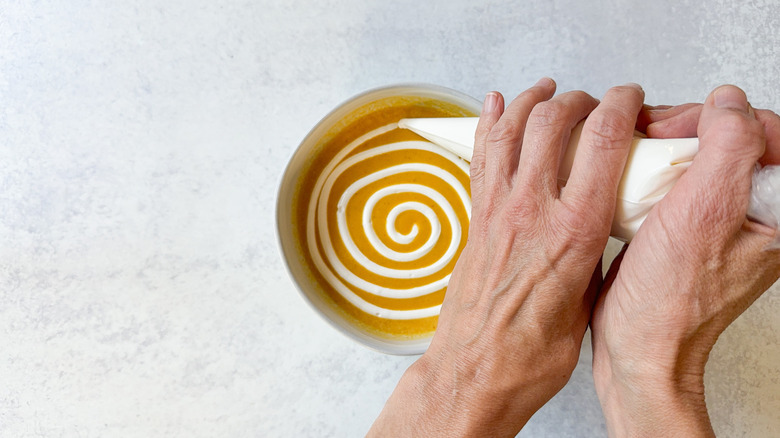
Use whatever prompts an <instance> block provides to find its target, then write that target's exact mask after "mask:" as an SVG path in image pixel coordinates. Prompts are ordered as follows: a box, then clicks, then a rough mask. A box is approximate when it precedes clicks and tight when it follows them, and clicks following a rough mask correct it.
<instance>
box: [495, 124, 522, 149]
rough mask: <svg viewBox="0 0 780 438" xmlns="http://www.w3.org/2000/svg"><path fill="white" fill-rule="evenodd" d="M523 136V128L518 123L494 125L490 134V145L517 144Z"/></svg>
mask: <svg viewBox="0 0 780 438" xmlns="http://www.w3.org/2000/svg"><path fill="white" fill-rule="evenodd" d="M522 135H523V130H522V128H521V127H520V126H519V125H518V124H517V123H509V122H506V121H501V122H499V123H496V124H495V125H493V127H492V128H491V129H490V132H488V135H487V141H488V143H497V144H506V143H512V144H513V143H517V142H519V141H520V139H521V138H522Z"/></svg>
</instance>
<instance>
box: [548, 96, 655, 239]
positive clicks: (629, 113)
mask: <svg viewBox="0 0 780 438" xmlns="http://www.w3.org/2000/svg"><path fill="white" fill-rule="evenodd" d="M643 99H644V91H642V88H641V87H640V86H639V85H636V84H629V85H625V86H622V87H614V88H612V89H610V90H609V91H607V94H606V95H605V96H604V99H603V100H602V102H601V103H600V104H599V105H598V107H596V109H595V110H593V112H592V113H591V114H590V116H588V118H587V120H585V125H584V127H583V129H582V135H581V137H580V141H579V144H578V146H577V151H576V153H575V155H574V164H573V165H572V170H571V175H570V176H569V180H568V182H567V183H566V186H565V187H564V189H563V190H562V192H561V201H562V202H563V203H564V204H566V205H567V206H569V207H571V208H572V211H577V212H582V213H583V214H584V213H586V212H590V214H593V215H596V216H597V217H600V218H604V224H603V225H604V226H607V227H608V226H609V223H611V221H612V216H613V214H614V210H615V198H616V193H617V187H618V182H619V181H620V178H621V177H622V175H623V168H624V167H625V164H626V159H627V158H628V152H629V147H630V145H631V140H632V139H633V137H634V126H635V125H636V118H637V115H638V114H639V110H640V109H641V108H642V100H643Z"/></svg>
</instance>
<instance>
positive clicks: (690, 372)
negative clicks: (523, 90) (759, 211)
mask: <svg viewBox="0 0 780 438" xmlns="http://www.w3.org/2000/svg"><path fill="white" fill-rule="evenodd" d="M642 119H644V121H645V124H646V131H647V134H648V135H649V136H651V137H687V136H693V135H696V134H698V136H699V145H700V146H699V148H700V150H699V153H698V154H697V155H696V157H695V159H694V161H693V163H692V165H691V167H690V168H689V169H688V170H687V172H686V173H685V174H684V175H683V176H682V177H681V178H680V180H679V181H678V182H677V184H676V185H675V186H674V187H673V188H672V190H671V191H670V192H669V193H668V194H667V195H666V197H665V198H664V199H663V200H662V201H661V202H659V203H658V205H657V206H656V207H655V208H654V209H653V210H652V211H651V213H650V214H649V215H648V217H647V219H646V220H645V222H644V223H643V225H642V226H641V227H640V229H639V231H638V233H637V235H636V236H635V237H634V239H633V241H632V242H631V244H630V245H629V246H628V247H627V249H624V253H621V254H620V255H619V256H618V257H617V258H616V259H615V261H614V262H613V264H612V266H611V267H610V270H609V272H608V273H607V276H606V278H605V282H604V286H603V289H602V293H601V295H600V297H599V300H598V302H597V304H596V306H595V308H594V311H593V318H592V321H591V327H592V331H593V333H592V334H593V351H594V353H593V376H594V380H595V383H596V390H597V393H598V395H599V399H600V401H601V404H602V409H603V411H604V414H605V417H606V420H607V426H608V429H609V432H610V435H611V436H627V435H628V436H709V435H712V433H713V432H712V428H711V426H710V423H709V418H708V416H707V410H706V405H705V403H704V383H703V375H704V365H705V363H706V361H707V358H708V355H709V352H710V350H711V349H712V347H713V345H714V344H715V341H716V340H717V338H718V336H719V335H720V333H722V332H723V330H725V328H726V327H727V326H728V325H729V324H730V323H731V322H733V321H734V320H735V319H736V318H737V317H738V316H739V315H740V314H741V313H742V312H743V311H744V310H745V309H746V308H747V307H748V306H749V305H750V304H751V303H752V302H753V301H755V300H756V299H757V298H758V297H759V296H760V294H761V293H763V292H764V291H765V290H766V289H767V288H768V287H769V286H771V285H772V283H773V282H774V281H775V280H777V278H778V275H780V253H778V252H777V251H767V250H765V247H766V246H767V245H768V244H769V243H770V242H771V241H772V238H773V235H774V230H772V229H769V228H768V227H765V226H763V225H759V224H756V223H752V222H749V221H747V220H746V213H747V208H748V201H749V193H750V188H751V177H752V174H753V170H754V167H755V163H756V162H757V161H760V162H761V163H762V164H778V163H780V117H778V116H777V115H776V114H774V113H772V112H770V111H765V110H753V109H752V108H751V107H750V105H749V104H748V102H747V99H746V97H745V94H744V93H743V92H742V91H741V90H740V89H738V88H736V87H733V86H724V87H720V88H718V89H716V90H715V91H714V92H713V93H712V94H711V95H710V96H709V97H708V98H707V100H706V102H705V103H704V105H695V104H689V105H683V106H680V107H675V108H667V109H664V108H661V109H660V110H655V111H646V112H644V113H643V117H640V120H642Z"/></svg>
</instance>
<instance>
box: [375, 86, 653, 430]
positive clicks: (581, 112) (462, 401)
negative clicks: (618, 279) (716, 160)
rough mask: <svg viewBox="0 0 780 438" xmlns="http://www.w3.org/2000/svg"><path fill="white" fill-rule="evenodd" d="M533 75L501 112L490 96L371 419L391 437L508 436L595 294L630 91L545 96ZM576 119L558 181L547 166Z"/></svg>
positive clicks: (543, 393)
mask: <svg viewBox="0 0 780 438" xmlns="http://www.w3.org/2000/svg"><path fill="white" fill-rule="evenodd" d="M554 92H555V84H554V83H553V82H552V81H551V80H549V79H543V80H542V81H540V82H539V83H538V84H537V85H536V86H534V87H532V88H531V89H529V90H527V91H526V92H524V93H522V94H521V95H520V96H519V97H518V98H517V99H515V100H514V101H513V102H512V103H511V104H510V105H509V106H508V107H507V108H506V110H504V109H503V108H504V102H503V98H502V97H501V95H500V94H498V93H491V94H489V95H488V98H487V99H486V101H485V106H484V108H483V112H482V115H481V116H480V121H479V126H478V128H477V135H476V144H475V150H474V156H473V159H472V163H471V187H472V198H473V203H472V205H473V207H472V217H471V224H470V228H469V238H468V243H467V245H466V247H465V249H464V250H463V252H462V253H461V256H460V258H459V260H458V263H457V266H456V268H455V270H454V272H453V274H452V277H451V280H450V283H449V286H448V290H447V294H446V297H445V300H444V304H443V307H442V311H441V315H440V317H439V325H438V328H437V331H436V335H435V336H434V338H433V341H432V343H431V346H430V348H429V349H428V351H427V352H426V353H425V354H424V355H423V356H422V357H421V358H420V359H419V360H418V361H417V362H416V363H415V364H414V365H413V366H412V367H410V369H409V370H408V371H407V373H406V374H405V375H404V377H403V378H402V380H401V382H400V383H399V385H398V387H397V388H396V390H395V392H394V393H393V395H392V396H391V398H390V400H389V401H388V403H387V405H386V406H385V409H384V410H383V412H382V414H381V415H380V417H379V419H378V420H377V422H376V423H375V425H374V427H373V428H372V432H373V433H377V434H378V433H382V432H384V433H391V434H392V435H417V436H436V435H442V434H446V435H453V434H457V435H490V436H502V435H506V436H514V435H515V434H516V433H517V432H518V431H519V430H520V428H521V427H522V426H523V425H524V424H525V423H526V422H527V421H528V419H529V418H530V417H531V415H533V413H534V412H536V410H538V409H539V408H540V407H541V406H542V405H543V404H544V403H545V402H546V401H547V400H549V399H550V398H551V397H552V396H553V395H554V394H555V393H556V392H558V391H559V390H560V389H561V388H562V387H563V386H564V385H565V383H566V382H567V381H568V379H569V377H570V375H571V373H572V370H573V369H574V367H575V365H576V363H577V358H578V356H579V352H580V346H581V342H582V338H583V336H584V333H585V330H586V328H587V324H588V320H589V318H590V314H591V309H592V305H593V302H594V300H595V296H596V295H595V294H596V292H597V290H598V288H599V287H600V284H601V268H600V259H601V254H602V252H603V250H604V247H605V245H606V243H607V239H608V235H609V230H610V224H611V221H612V217H613V214H614V208H615V198H616V192H617V187H618V182H619V180H620V178H621V175H622V173H623V167H624V165H625V162H626V159H627V156H628V151H629V145H630V143H631V139H632V136H633V132H634V126H635V123H636V117H637V114H638V112H639V110H640V108H641V105H642V100H643V97H644V93H643V92H642V91H641V88H639V87H638V86H623V87H616V88H613V89H611V90H609V91H608V92H607V94H606V96H605V97H604V99H603V101H602V102H601V103H599V102H598V101H597V100H596V99H594V98H592V97H590V96H589V95H587V94H585V93H583V92H569V93H564V94H561V95H559V96H556V97H554V98H553V97H552V96H553V94H554ZM589 114H590V116H589V117H588V119H587V121H586V123H585V126H584V129H583V132H582V136H581V140H580V143H579V147H578V150H577V153H576V157H575V160H574V165H573V169H572V172H571V175H570V177H569V180H568V183H567V185H566V187H565V188H563V189H560V188H559V186H558V180H557V176H558V168H559V166H560V161H561V156H562V153H563V150H564V147H565V145H567V144H568V139H569V136H570V134H571V130H572V128H573V127H574V126H575V125H576V124H577V123H578V122H579V121H580V120H582V119H583V118H585V117H586V116H588V115H589Z"/></svg>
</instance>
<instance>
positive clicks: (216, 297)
mask: <svg viewBox="0 0 780 438" xmlns="http://www.w3.org/2000/svg"><path fill="white" fill-rule="evenodd" d="M778 29H780V4H779V3H778V2H777V1H775V0H764V1H760V0H759V1H746V2H732V1H726V0H717V1H713V2H706V3H704V2H693V1H678V2H630V1H624V0H613V1H607V2H599V3H598V4H596V3H595V2H593V3H592V4H590V3H589V2H582V1H576V0H564V1H545V2H537V3H531V2H517V1H503V0H498V1H488V2H471V1H462V0H450V1H447V2H423V1H419V0H418V1H398V2H388V1H364V0H335V1H303V0H292V1H268V0H261V1H259V2H257V1H255V2H251V1H233V0H226V1H203V0H186V1H185V0H169V1H166V2H156V1H150V0H135V1H128V2H94V1H83V0H74V1H69V2H48V1H44V2H21V1H11V2H5V3H3V5H1V6H0V41H2V43H0V436H9V437H11V436H14V437H17V436H18V437H28V436H47V437H59V436H66V437H99V436H100V437H102V436H112V437H114V436H133V437H136V436H137V437H146V436H182V437H185V436H186V437H200V436H202V437H216V436H219V437H242V436H280V437H281V436H359V435H362V434H363V433H365V431H366V430H367V429H368V427H369V425H370V424H371V423H372V421H373V419H374V418H375V416H376V415H377V414H378V412H379V411H380V409H381V408H382V405H383V403H384V401H385V400H386V398H387V397H388V395H389V394H390V392H391V391H392V389H393V387H394V386H395V384H396V382H397V380H398V378H399V377H400V375H401V374H402V372H403V371H404V370H405V369H406V367H407V366H408V365H409V364H410V363H412V361H413V360H414V358H413V357H394V356H386V355H382V354H379V353H375V352H373V351H370V350H368V349H366V348H363V347H361V346H359V345H356V344H354V343H353V342H352V341H350V340H348V339H347V338H346V337H344V336H342V335H340V334H339V333H337V332H336V331H335V330H334V329H332V328H331V327H330V326H328V325H327V324H326V323H325V322H323V321H322V320H321V319H320V318H318V317H317V316H316V315H315V314H314V312H313V311H312V310H310V309H309V307H308V306H307V305H306V304H305V303H304V301H303V300H302V299H301V298H300V297H299V296H298V294H297V291H296V289H295V287H294V286H293V284H292V283H291V281H290V280H289V279H288V278H287V274H286V272H285V270H284V269H283V265H282V262H281V258H280V256H279V254H278V251H277V247H276V240H275V237H274V216H273V211H274V208H275V207H274V201H275V190H276V186H277V184H278V181H279V178H280V175H281V172H282V170H283V168H284V166H285V164H286V162H287V159H288V158H289V157H290V155H291V154H292V152H293V150H294V149H295V147H296V146H297V144H298V142H300V141H301V140H302V138H303V137H304V136H305V134H306V133H307V131H308V130H309V129H310V128H311V127H312V126H314V124H315V123H316V122H317V121H318V120H319V119H320V118H321V117H323V116H324V115H325V114H326V113H327V112H328V111H329V110H331V109H332V108H333V107H334V106H335V105H337V104H338V103H340V102H341V101H343V100H345V99H347V98H348V97H350V96H352V95H354V94H356V93H359V92H362V91H364V90H367V89H369V88H373V87H377V86H381V85H387V84H392V83H398V82H429V83H435V84H439V85H444V86H447V87H451V88H455V89H457V90H460V91H463V92H466V93H468V94H471V95H473V96H475V97H477V98H482V96H484V94H485V93H486V92H487V91H490V90H493V89H496V90H499V91H502V92H504V93H505V94H506V95H507V96H509V97H511V96H513V95H515V94H516V93H518V92H520V91H521V90H523V89H524V88H526V87H528V86H530V85H531V84H532V83H533V82H535V81H536V80H537V79H538V78H539V77H541V76H544V75H549V76H551V77H553V78H555V79H556V80H557V81H558V84H559V88H560V89H561V90H570V89H583V90H585V91H588V92H590V93H592V94H594V95H596V96H600V95H601V94H603V92H604V91H605V90H606V89H607V88H608V87H609V86H611V85H616V84H621V83H625V82H628V81H633V82H639V83H641V84H642V85H643V86H644V88H645V90H646V92H647V102H648V103H652V104H661V103H669V104H676V103H682V102H686V101H702V100H703V99H704V97H706V95H707V93H708V92H709V91H710V90H711V89H712V88H714V87H715V86H717V85H719V84H721V83H727V82H730V83H735V84H738V85H740V86H742V87H743V88H744V89H745V90H746V91H747V93H748V96H749V98H750V99H751V102H752V104H753V105H754V106H755V107H768V108H771V109H774V110H775V111H777V110H780V82H778V81H779V80H780V53H779V52H778V47H780V32H778ZM612 250H614V247H613V248H612ZM589 347H590V342H589V340H587V339H586V342H585V345H584V347H583V353H582V356H581V359H580V364H579V366H578V368H577V369H576V370H575V372H574V375H573V376H572V378H571V381H570V382H569V384H568V385H567V386H566V388H565V389H564V390H563V391H561V393H560V394H558V395H557V396H556V397H555V398H554V399H553V400H552V401H551V402H550V403H549V404H548V405H547V406H545V407H544V408H543V409H542V410H541V411H540V412H538V413H537V414H536V415H535V416H534V417H533V419H532V420H531V422H530V423H529V424H528V425H527V427H526V429H525V430H524V431H523V432H522V433H521V436H534V437H535V436H566V437H590V436H604V435H605V428H604V421H603V419H602V416H601V410H600V407H599V404H598V401H597V399H596V396H595V392H594V390H593V382H592V378H591V377H590V352H589ZM778 364H780V291H778V286H777V285H775V286H774V287H773V288H772V289H770V291H769V292H767V293H766V294H765V295H764V296H763V297H762V298H761V299H759V300H758V302H756V303H755V305H754V306H753V307H752V308H751V309H750V310H748V312H747V313H745V314H744V315H743V316H742V317H741V318H740V319H739V320H737V322H736V323H735V324H734V325H733V326H732V327H730V328H729V329H728V330H727V331H726V333H725V334H724V335H723V336H722V337H721V339H720V340H719V342H718V344H717V345H716V347H715V349H714V351H713V353H712V356H711V359H710V363H709V365H708V371H707V375H706V383H707V401H708V405H709V408H710V413H711V416H712V420H713V423H714V426H715V429H716V431H717V432H718V433H719V434H720V435H722V436H730V437H736V436H750V437H769V436H777V434H778V431H780V414H778V412H780V366H779V365H778ZM445 402H446V401H445Z"/></svg>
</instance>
